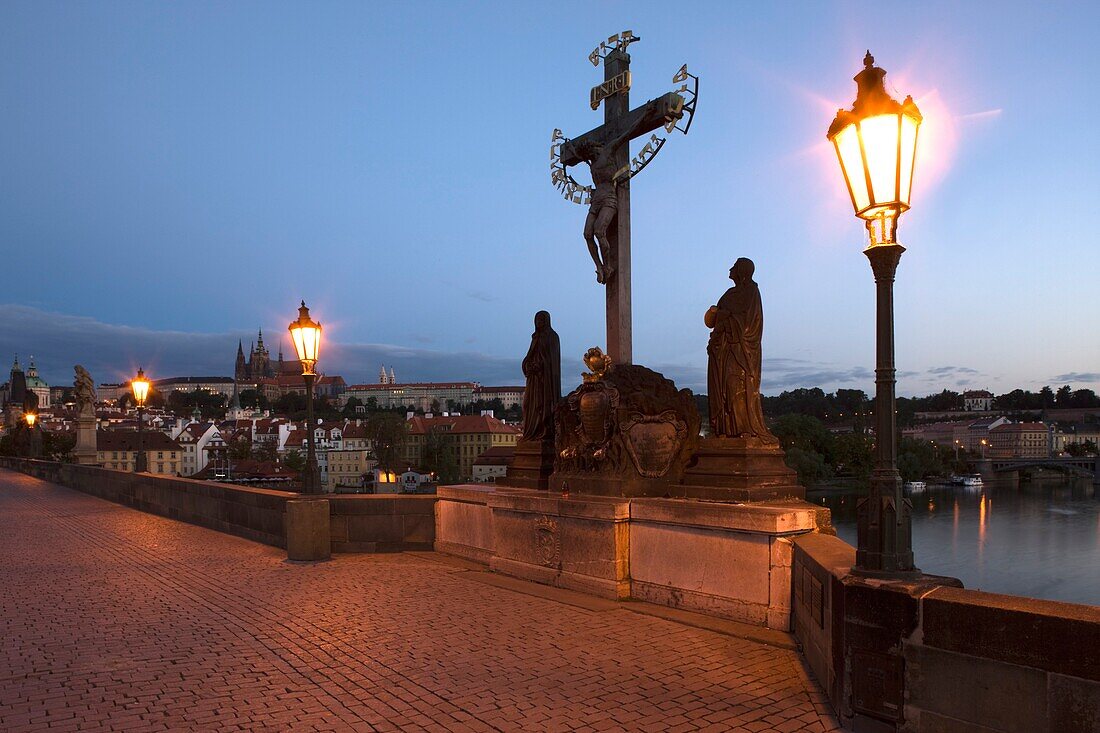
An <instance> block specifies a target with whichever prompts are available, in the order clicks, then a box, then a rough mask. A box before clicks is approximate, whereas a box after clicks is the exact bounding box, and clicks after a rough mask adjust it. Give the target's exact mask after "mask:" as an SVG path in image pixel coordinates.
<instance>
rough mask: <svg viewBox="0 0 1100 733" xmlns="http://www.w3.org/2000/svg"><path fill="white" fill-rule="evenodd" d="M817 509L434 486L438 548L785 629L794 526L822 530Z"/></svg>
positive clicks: (539, 576)
mask: <svg viewBox="0 0 1100 733" xmlns="http://www.w3.org/2000/svg"><path fill="white" fill-rule="evenodd" d="M827 511H828V510H825V512H827ZM822 519H823V518H822V517H821V516H820V513H819V507H815V506H814V505H812V504H807V503H806V502H801V501H792V500H786V501H781V502H777V503H774V504H769V503H766V502H761V503H754V504H733V503H720V502H712V501H697V500H692V499H657V498H630V499H627V498H613V497H605V496H583V495H576V494H572V495H570V496H568V497H563V496H561V495H559V494H555V493H553V492H550V493H548V492H544V491H532V490H526V489H508V488H488V487H485V486H483V485H467V486H441V487H440V488H439V490H438V501H437V503H436V541H435V549H436V550H437V551H440V552H446V553H449V554H454V555H459V556H461V557H465V558H468V559H471V560H478V561H481V562H485V563H486V564H488V565H489V567H490V568H491V569H492V570H495V571H496V572H499V573H503V574H506V575H512V576H515V577H519V578H524V579H526V580H533V581H535V582H539V583H545V584H547V585H554V586H558V587H561V588H568V589H571V590H578V591H582V592H585V593H591V594H593V595H597V596H602V597H604V598H610V599H616V600H621V599H625V598H636V599H639V600H644V601H649V602H651V603H658V604H661V605H665V606H670V607H673V608H683V609H685V610H691V611H698V612H701V613H707V614H711V615H714V616H719V617H722V618H728V619H732V620H734V621H742V622H746V623H751V624H756V625H759V626H767V627H769V628H773V629H782V630H787V629H789V628H790V617H791V603H790V599H791V540H790V538H791V537H794V536H796V535H799V534H805V533H807V532H814V531H819V530H820V529H821V524H820V523H821V521H822ZM825 521H827V517H826V518H825Z"/></svg>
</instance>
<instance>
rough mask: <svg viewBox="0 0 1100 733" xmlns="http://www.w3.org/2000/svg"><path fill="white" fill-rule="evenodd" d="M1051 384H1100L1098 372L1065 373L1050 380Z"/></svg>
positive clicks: (1099, 373)
mask: <svg viewBox="0 0 1100 733" xmlns="http://www.w3.org/2000/svg"><path fill="white" fill-rule="evenodd" d="M1050 379H1051V381H1053V382H1063V383H1068V382H1100V372H1066V373H1065V374H1057V375H1055V376H1053V377H1051V378H1050Z"/></svg>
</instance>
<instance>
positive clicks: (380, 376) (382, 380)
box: [378, 364, 389, 384]
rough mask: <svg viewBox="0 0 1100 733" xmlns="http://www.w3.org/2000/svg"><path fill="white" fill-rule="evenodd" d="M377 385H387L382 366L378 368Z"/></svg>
mask: <svg viewBox="0 0 1100 733" xmlns="http://www.w3.org/2000/svg"><path fill="white" fill-rule="evenodd" d="M378 383H379V384H389V379H387V378H386V365H385V364H383V365H382V366H380V367H379V368H378Z"/></svg>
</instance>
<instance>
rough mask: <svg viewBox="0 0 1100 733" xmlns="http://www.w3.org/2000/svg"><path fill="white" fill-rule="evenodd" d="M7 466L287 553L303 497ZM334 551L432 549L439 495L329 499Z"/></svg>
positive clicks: (9, 461)
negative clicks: (294, 503)
mask: <svg viewBox="0 0 1100 733" xmlns="http://www.w3.org/2000/svg"><path fill="white" fill-rule="evenodd" d="M0 466H3V467H5V468H11V469H14V470H17V471H21V472H23V473H26V474H30V475H32V476H35V477H37V478H40V479H43V480H44V481H49V482H51V483H55V484H60V485H61V486H67V487H69V488H71V489H76V490H77V491H82V492H84V493H86V494H91V495H92V496H98V497H99V498H101V499H106V500H108V501H112V502H115V503H117V504H123V505H125V506H129V507H132V508H134V509H139V510H141V511H144V512H149V513H151V514H159V515H161V516H164V517H169V518H170V519H178V520H180V521H183V522H189V523H191V524H197V525H200V526H202V527H208V528H210V529H215V530H218V531H219V532H226V533H228V534H234V535H237V536H239V537H245V538H247V539H250V540H254V541H256V542H262V543H264V544H267V545H274V546H276V547H283V548H285V547H286V502H287V500H288V499H295V498H298V496H299V495H298V494H296V493H292V492H287V491H276V490H274V489H258V488H251V487H248V486H238V485H235V484H223V483H217V482H213V481H195V480H192V479H185V478H173V477H168V476H156V475H152V474H148V473H133V472H130V471H117V470H114V469H108V468H99V467H97V466H80V465H76V464H73V463H57V462H54V461H37V460H29V459H22V458H0ZM325 498H326V499H328V502H329V510H330V516H331V519H330V537H331V544H332V551H333V552H399V551H402V550H430V549H432V543H433V541H434V539H435V517H434V514H435V510H434V506H435V499H436V498H435V496H431V495H423V496H403V495H394V494H326V495H325Z"/></svg>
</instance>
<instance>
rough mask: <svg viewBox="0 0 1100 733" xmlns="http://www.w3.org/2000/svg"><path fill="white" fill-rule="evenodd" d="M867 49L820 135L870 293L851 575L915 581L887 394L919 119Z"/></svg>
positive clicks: (892, 410) (891, 389) (908, 507)
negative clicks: (861, 233) (865, 422)
mask: <svg viewBox="0 0 1100 733" xmlns="http://www.w3.org/2000/svg"><path fill="white" fill-rule="evenodd" d="M874 64H875V59H874V57H873V56H871V52H870V51H868V52H867V55H866V56H865V57H864V59H863V66H864V68H863V71H861V72H859V73H858V74H856V76H855V82H856V99H855V102H854V103H853V105H852V109H850V110H845V109H841V110H839V111H838V112H837V115H836V119H834V120H833V123H832V125H830V126H829V132H828V134H827V136H826V137H828V139H829V141H830V142H831V143H832V144H833V146H834V147H835V148H836V153H837V158H838V159H839V161H840V168H841V172H842V173H843V174H844V181H845V183H846V184H847V186H848V194H849V195H850V196H851V199H852V206H853V207H854V208H855V214H856V216H857V217H859V218H860V219H862V220H863V221H864V222H865V226H866V227H867V233H868V236H869V238H870V244H869V245H868V246H867V248H866V249H865V250H864V251H863V253H864V254H865V255H867V259H869V260H870V261H871V270H872V272H873V273H874V277H875V288H876V300H877V309H876V323H877V339H876V349H875V351H876V360H875V468H874V471H873V472H872V474H871V492H870V495H869V496H868V497H867V498H865V499H862V500H861V501H860V502H859V506H858V524H857V537H858V539H857V547H856V565H855V567H853V568H852V572H854V573H858V574H862V575H868V576H875V577H885V578H907V577H913V576H916V575H919V573H920V571H919V570H917V569H916V568H915V567H914V565H913V541H912V521H911V518H910V512H911V510H912V504H911V503H910V502H909V500H908V499H906V498H904V497H903V496H902V491H901V475H900V474H899V473H898V468H897V435H896V431H897V415H896V411H895V410H896V407H895V406H896V399H895V394H894V388H895V383H896V369H895V367H894V274H895V272H896V271H897V267H898V261H899V260H900V259H901V254H902V252H904V251H905V248H904V247H902V246H901V245H900V244H898V242H897V238H896V235H897V225H898V217H900V216H901V214H902V213H903V212H905V211H906V210H908V209H909V196H910V193H911V192H912V183H913V164H914V161H915V159H916V149H917V130H918V128H919V127H920V123H921V119H922V118H921V114H920V111H919V110H917V105H916V104H915V103H914V102H913V98H912V97H906V98H905V101H904V102H900V103H899V102H898V101H897V100H895V99H893V98H892V97H891V96H890V95H889V94H888V93H887V92H886V86H885V82H884V77H885V76H886V72H885V71H884V70H882V69H880V68H878V67H877V66H875V65H874Z"/></svg>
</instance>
